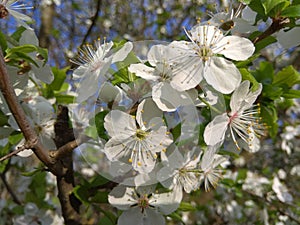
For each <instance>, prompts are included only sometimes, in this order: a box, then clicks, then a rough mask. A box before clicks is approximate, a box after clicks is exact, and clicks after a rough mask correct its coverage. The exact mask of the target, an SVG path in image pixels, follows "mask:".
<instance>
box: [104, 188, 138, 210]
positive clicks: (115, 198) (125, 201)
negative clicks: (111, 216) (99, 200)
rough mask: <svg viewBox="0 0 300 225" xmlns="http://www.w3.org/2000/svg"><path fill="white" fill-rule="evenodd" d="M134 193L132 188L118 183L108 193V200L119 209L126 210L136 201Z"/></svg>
mask: <svg viewBox="0 0 300 225" xmlns="http://www.w3.org/2000/svg"><path fill="white" fill-rule="evenodd" d="M135 195H136V193H135V190H134V188H131V187H125V186H122V185H118V186H116V187H114V188H113V189H112V191H111V192H110V193H109V195H108V202H109V203H110V204H111V205H112V206H114V207H116V208H118V209H120V210H127V209H130V207H131V206H132V205H134V204H136V203H137V198H135ZM136 197H137V196H136Z"/></svg>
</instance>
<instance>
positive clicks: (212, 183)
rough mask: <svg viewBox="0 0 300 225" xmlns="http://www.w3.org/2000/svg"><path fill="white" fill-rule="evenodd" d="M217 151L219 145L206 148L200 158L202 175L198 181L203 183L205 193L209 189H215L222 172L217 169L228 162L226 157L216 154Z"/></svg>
mask: <svg viewBox="0 0 300 225" xmlns="http://www.w3.org/2000/svg"><path fill="white" fill-rule="evenodd" d="M218 149H219V145H214V146H208V147H207V149H206V151H205V153H204V155H203V157H202V158H201V163H200V168H201V170H202V174H201V178H200V179H201V180H203V182H204V189H205V191H210V189H211V187H213V188H216V186H217V184H218V182H219V180H220V179H221V178H222V170H221V169H219V168H217V167H218V166H219V165H220V164H222V163H225V162H226V161H227V160H228V159H227V158H226V157H224V156H221V155H218V154H216V153H217V151H218Z"/></svg>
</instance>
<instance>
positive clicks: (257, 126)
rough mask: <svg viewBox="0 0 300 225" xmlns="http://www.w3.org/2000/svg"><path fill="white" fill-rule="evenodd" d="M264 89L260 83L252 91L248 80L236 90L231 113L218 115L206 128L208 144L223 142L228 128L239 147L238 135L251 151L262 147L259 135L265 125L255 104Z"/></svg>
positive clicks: (232, 98)
mask: <svg viewBox="0 0 300 225" xmlns="http://www.w3.org/2000/svg"><path fill="white" fill-rule="evenodd" d="M261 91H262V85H261V84H260V85H259V87H258V89H257V90H256V91H254V92H252V91H251V88H250V82H249V81H248V80H246V81H244V82H243V83H241V85H240V86H239V87H238V88H237V89H236V90H235V91H234V93H233V94H232V96H231V100H230V109H231V111H230V112H229V113H223V114H221V115H218V116H216V117H215V118H214V119H213V120H212V121H211V122H210V123H209V124H208V125H207V126H206V128H205V131H204V141H205V143H206V144H208V145H215V144H217V143H220V142H221V143H222V142H223V141H224V139H225V133H226V131H227V129H229V131H230V135H231V137H232V139H233V142H234V143H235V144H236V146H237V148H238V149H240V147H239V145H238V142H237V137H236V135H237V136H238V137H239V138H241V139H242V140H243V141H244V142H245V143H247V145H248V147H249V149H247V150H249V151H251V152H255V151H258V150H259V148H260V145H259V137H260V136H261V135H263V134H264V130H265V129H264V125H263V124H262V123H261V122H260V117H259V114H260V107H259V105H254V102H255V101H256V99H257V97H258V96H259V95H260V93H261Z"/></svg>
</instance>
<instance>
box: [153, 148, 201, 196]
mask: <svg viewBox="0 0 300 225" xmlns="http://www.w3.org/2000/svg"><path fill="white" fill-rule="evenodd" d="M201 154H202V152H200V151H198V149H194V150H192V151H188V152H187V154H185V155H182V153H180V151H179V150H178V149H177V148H176V149H175V150H174V152H173V154H171V155H170V156H169V157H168V161H169V165H168V166H166V167H163V168H162V169H161V170H160V171H159V172H158V174H157V179H158V181H159V182H160V183H161V184H162V185H163V186H164V187H167V188H169V189H172V190H173V191H175V192H176V195H178V196H182V195H183V193H182V189H184V191H185V192H186V193H190V192H191V191H194V190H196V189H197V188H199V186H200V179H199V175H200V173H199V170H197V168H198V163H199V161H200V156H201Z"/></svg>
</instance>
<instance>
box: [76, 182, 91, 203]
mask: <svg viewBox="0 0 300 225" xmlns="http://www.w3.org/2000/svg"><path fill="white" fill-rule="evenodd" d="M73 193H74V195H75V196H76V198H78V199H79V200H80V201H81V202H83V203H89V196H90V193H89V189H88V185H80V186H79V185H77V186H76V187H74V189H73Z"/></svg>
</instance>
